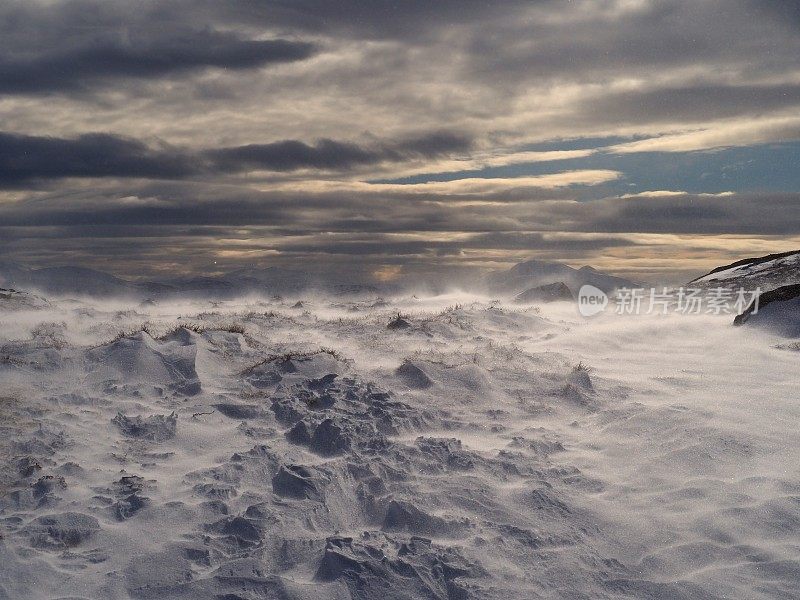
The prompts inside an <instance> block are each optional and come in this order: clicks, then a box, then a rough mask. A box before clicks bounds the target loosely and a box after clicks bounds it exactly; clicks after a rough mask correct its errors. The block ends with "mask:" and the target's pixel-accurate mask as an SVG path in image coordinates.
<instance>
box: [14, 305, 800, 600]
mask: <svg viewBox="0 0 800 600" xmlns="http://www.w3.org/2000/svg"><path fill="white" fill-rule="evenodd" d="M10 299H11V293H10V292H9V300H8V302H7V303H6V304H4V305H0V306H2V308H0V428H1V429H2V431H0V454H2V461H0V598H13V599H20V598H25V599H38V598H42V599H45V598H46V599H53V598H62V599H65V598H73V599H74V598H86V599H97V600H100V599H104V600H105V599H117V598H119V599H122V598H152V599H156V598H157V599H165V598H167V599H171V598H176V599H177V598H212V599H219V600H222V599H225V600H236V599H248V600H255V599H264V598H286V599H315V598H319V599H326V600H329V599H338V598H370V599H372V598H380V599H381V600H388V599H394V598H454V599H455V598H504V599H510V598H520V599H534V598H569V599H580V598H586V599H589V598H592V599H594V598H661V599H668V598H669V599H672V598H678V599H681V598H697V599H700V598H702V599H709V598H748V599H762V598H763V599H766V598H800V591H798V590H800V467H799V466H798V465H800V433H799V430H800V428H798V426H797V423H798V421H800V403H798V397H797V393H798V386H797V380H798V374H800V363H799V362H798V361H799V360H800V353H798V352H797V350H796V349H797V346H796V344H794V343H793V342H792V341H791V340H787V339H784V338H780V337H778V336H777V335H775V334H773V333H770V332H769V331H766V330H762V329H759V328H754V327H741V328H735V327H733V326H732V325H731V322H730V321H731V318H730V316H725V315H723V316H680V315H668V316H641V317H630V316H629V317H621V316H616V315H614V314H604V315H600V316H598V317H595V318H592V319H583V318H581V317H580V316H578V315H577V312H576V310H575V306H574V305H573V304H571V303H568V302H556V303H551V304H543V305H541V306H538V307H537V306H523V305H519V304H515V303H512V302H508V303H500V302H497V301H492V300H491V299H489V298H485V297H478V296H470V295H466V294H451V295H441V296H435V297H427V298H416V297H398V298H394V299H386V300H379V299H376V298H372V299H370V300H368V301H359V302H355V301H353V302H350V301H345V300H342V299H341V298H338V299H331V298H326V297H322V296H317V297H311V296H307V297H302V296H300V297H292V298H291V299H272V300H264V299H257V298H250V299H242V300H229V301H220V302H213V303H211V302H206V301H202V302H201V301H188V300H187V301H177V300H174V301H163V302H161V301H159V302H147V303H139V302H129V303H125V302H121V301H120V302H117V303H114V302H112V301H103V302H102V304H101V303H92V302H89V301H79V300H68V299H61V300H58V299H54V298H48V300H47V301H45V300H44V299H41V298H29V299H27V300H26V299H25V298H23V297H22V296H19V295H14V297H13V303H11V300H10ZM398 314H399V315H401V318H399V319H398V318H397V317H398ZM390 322H391V323H392V324H393V326H392V327H391V328H389V327H387V325H388V324H389V323H390Z"/></svg>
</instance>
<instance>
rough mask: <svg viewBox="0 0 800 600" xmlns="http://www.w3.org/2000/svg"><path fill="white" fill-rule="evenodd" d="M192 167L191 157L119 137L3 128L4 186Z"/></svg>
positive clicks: (0, 182)
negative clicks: (29, 132) (66, 136)
mask: <svg viewBox="0 0 800 600" xmlns="http://www.w3.org/2000/svg"><path fill="white" fill-rule="evenodd" d="M193 171H194V166H193V165H192V163H191V161H190V160H189V158H188V157H186V156H181V155H180V154H179V153H175V152H172V151H170V150H167V149H162V150H154V149H152V148H150V147H148V146H147V145H145V144H143V143H142V142H140V141H137V140H132V139H128V138H123V137H120V136H115V135H110V134H100V133H93V134H85V135H81V136H78V137H76V138H74V139H59V138H51V137H38V136H29V135H19V134H13V133H1V132H0V187H2V186H14V185H18V184H20V183H21V182H25V181H28V180H37V179H56V178H63V177H149V178H179V177H186V176H188V175H189V174H190V173H192V172H193Z"/></svg>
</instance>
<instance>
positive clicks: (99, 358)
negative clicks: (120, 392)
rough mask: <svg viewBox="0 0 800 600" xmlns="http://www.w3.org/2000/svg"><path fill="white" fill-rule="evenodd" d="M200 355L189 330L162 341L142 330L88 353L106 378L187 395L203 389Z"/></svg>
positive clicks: (92, 365)
mask: <svg viewBox="0 0 800 600" xmlns="http://www.w3.org/2000/svg"><path fill="white" fill-rule="evenodd" d="M196 357H197V346H196V345H195V343H194V341H193V334H191V335H190V334H188V332H186V333H185V334H184V335H175V336H174V337H173V339H171V340H167V341H163V342H161V341H157V340H154V339H153V338H152V337H151V336H150V335H149V334H148V333H146V332H144V331H140V332H138V333H136V334H133V335H130V336H123V337H120V338H119V339H117V340H115V341H113V342H111V343H110V344H107V345H104V346H100V347H99V348H94V349H92V350H90V351H89V352H88V353H87V359H88V364H89V368H90V370H92V371H94V372H95V373H96V374H97V375H98V376H100V377H103V378H104V379H105V380H106V381H109V380H110V381H112V382H115V383H116V382H119V383H125V384H139V385H141V386H148V387H149V386H152V387H155V388H157V389H160V390H171V391H173V392H174V393H176V394H179V395H184V396H193V395H195V394H198V393H200V390H201V385H200V379H199V377H198V375H197V371H196V369H195V359H196Z"/></svg>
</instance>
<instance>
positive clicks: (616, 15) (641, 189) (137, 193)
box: [0, 0, 800, 275]
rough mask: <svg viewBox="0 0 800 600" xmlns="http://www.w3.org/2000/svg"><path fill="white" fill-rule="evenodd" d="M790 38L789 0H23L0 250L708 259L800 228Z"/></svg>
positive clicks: (101, 255)
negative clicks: (332, 0)
mask: <svg viewBox="0 0 800 600" xmlns="http://www.w3.org/2000/svg"><path fill="white" fill-rule="evenodd" d="M798 52H800V13H798V9H797V3H796V2H789V1H788V0H787V1H781V0H768V1H763V0H761V1H756V0H708V1H706V2H693V1H690V0H573V1H571V2H563V1H558V0H537V1H534V2H530V1H526V2H522V1H520V2H517V1H511V2H503V3H492V2H484V1H480V2H479V1H477V0H476V1H474V2H473V1H472V0H466V1H464V0H460V1H458V2H456V1H455V0H452V1H451V0H444V1H443V2H436V3H431V2H421V1H420V2H417V1H416V0H415V1H412V2H405V3H402V4H398V3H396V2H389V1H388V0H387V1H384V0H375V1H374V2H355V1H352V2H351V1H346V2H341V3H335V4H331V3H329V2H321V1H318V0H296V1H293V2H283V1H280V0H259V1H255V0H232V1H230V2H224V3H221V2H211V1H209V0H174V1H169V2H163V1H162V2H156V1H151V0H145V1H143V2H137V3H130V2H121V1H118V0H104V1H103V2H100V1H98V0H61V1H44V0H26V1H21V0H12V1H10V2H6V3H4V4H3V5H2V6H1V7H0V118H2V121H1V122H2V123H3V128H4V131H2V132H0V250H2V251H3V253H4V257H5V258H6V259H7V260H16V261H21V262H24V263H27V264H30V265H31V266H37V265H38V266H42V265H46V264H52V263H53V262H54V261H58V262H60V263H63V262H82V263H86V264H92V263H95V266H97V265H98V264H103V265H107V266H109V267H113V268H114V270H117V271H119V272H120V273H124V274H127V275H131V274H134V275H136V274H142V273H145V272H148V271H152V272H165V271H169V270H170V269H177V270H182V271H196V272H209V271H210V270H214V269H219V268H222V267H223V266H224V267H225V268H231V267H235V266H237V265H240V264H245V263H246V264H248V265H253V264H260V265H264V266H266V265H269V264H290V263H292V262H297V261H309V260H312V261H314V262H315V264H319V265H322V264H325V265H329V266H330V268H344V266H343V265H345V264H349V265H354V264H357V265H362V266H363V270H364V271H365V272H372V271H374V270H376V269H380V267H381V265H386V264H391V265H399V266H400V267H401V271H402V272H404V273H413V272H423V271H425V272H431V271H433V272H438V271H441V272H447V271H448V270H452V269H457V268H459V267H464V268H473V267H478V268H480V267H489V266H498V265H501V264H507V263H509V262H511V261H514V260H519V259H522V258H525V257H527V256H531V255H537V256H540V257H546V258H551V259H557V260H564V261H567V262H572V263H587V262H591V263H594V264H596V265H601V266H605V267H606V268H609V269H611V270H627V271H635V273H634V274H639V275H661V274H663V273H669V272H673V273H678V272H681V273H682V272H684V271H688V270H691V269H693V268H697V269H698V270H703V269H705V268H706V267H708V266H713V265H714V264H715V263H716V262H718V261H719V260H722V261H724V262H727V257H726V256H724V255H723V253H724V249H725V248H731V253H733V254H736V253H738V252H742V253H754V252H759V251H761V250H773V249H785V248H789V247H791V246H792V244H795V245H796V241H797V239H798V237H799V236H800V222H798V220H797V218H796V215H797V214H798V203H800V201H799V200H798V198H800V174H798V173H796V169H794V168H793V164H796V163H795V161H796V160H797V159H798V157H800V144H798V141H799V140H800V119H798V117H797V115H798V114H800V112H798V109H800V70H798V68H797V66H796V62H797V61H796V56H797V55H798ZM723 192H729V193H724V194H723ZM114 239H122V240H124V242H122V243H119V244H118V245H117V246H115V245H114ZM123 245H124V247H125V249H126V250H125V252H122V251H121V248H122V246H123ZM215 262H216V266H214V263H215ZM395 271H396V270H393V271H392V272H395Z"/></svg>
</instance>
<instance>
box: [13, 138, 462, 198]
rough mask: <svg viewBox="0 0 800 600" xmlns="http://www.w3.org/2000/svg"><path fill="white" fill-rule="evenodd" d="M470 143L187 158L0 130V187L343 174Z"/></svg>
mask: <svg viewBox="0 0 800 600" xmlns="http://www.w3.org/2000/svg"><path fill="white" fill-rule="evenodd" d="M470 144H471V141H470V140H469V138H467V137H465V136H462V135H458V134H454V133H448V132H433V133H430V134H426V135H423V136H421V137H418V138H411V139H405V140H402V141H400V142H399V143H394V144H393V143H388V142H387V143H377V144H375V145H372V146H369V145H363V146H362V145H358V144H354V143H350V142H338V141H335V140H320V141H319V142H317V143H316V144H313V145H312V144H307V143H305V142H301V141H298V140H282V141H279V142H273V143H269V144H249V145H245V146H234V147H228V148H217V149H211V150H204V151H197V152H193V151H191V150H188V149H182V148H175V147H167V146H163V145H162V146H161V147H151V146H148V145H146V144H144V143H143V142H141V141H138V140H133V139H128V138H123V137H120V136H115V135H111V134H99V133H96V134H85V135H81V136H78V137H77V138H74V139H61V138H52V137H41V136H29V135H20V134H14V133H3V132H0V187H4V186H6V187H7V186H18V185H20V184H21V183H23V182H28V181H36V180H46V179H59V178H66V177H119V178H131V177H135V178H152V179H184V178H189V177H193V176H201V175H209V174H214V173H240V172H247V171H254V170H266V171H278V172H280V171H295V170H298V169H320V170H348V169H352V168H354V167H358V166H363V165H374V164H377V163H381V162H401V161H405V160H410V159H418V158H433V157H437V156H441V155H445V154H451V153H455V152H462V151H464V150H466V149H467V148H469V147H470Z"/></svg>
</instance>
